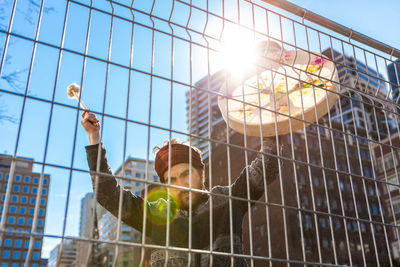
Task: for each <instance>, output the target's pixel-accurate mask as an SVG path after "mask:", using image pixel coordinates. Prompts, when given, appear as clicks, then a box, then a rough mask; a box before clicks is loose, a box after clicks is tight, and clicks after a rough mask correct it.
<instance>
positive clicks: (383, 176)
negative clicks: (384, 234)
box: [374, 133, 400, 258]
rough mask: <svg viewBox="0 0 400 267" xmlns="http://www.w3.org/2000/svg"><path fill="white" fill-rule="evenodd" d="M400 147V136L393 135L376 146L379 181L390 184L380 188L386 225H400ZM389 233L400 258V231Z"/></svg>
mask: <svg viewBox="0 0 400 267" xmlns="http://www.w3.org/2000/svg"><path fill="white" fill-rule="evenodd" d="M398 147H400V139H399V134H398V133H396V134H393V135H392V136H390V137H387V138H385V139H383V140H381V142H380V144H376V145H374V159H375V166H376V168H375V169H376V177H377V180H380V181H384V182H386V183H389V184H383V183H380V184H379V185H380V186H379V188H380V191H381V192H382V196H383V203H382V205H383V206H384V209H385V211H386V223H390V224H392V225H400V191H399V186H398V185H399V171H400V164H399V163H400V151H399V150H398V149H396V148H398ZM388 229H390V230H389V231H388V235H389V238H390V242H391V246H392V251H393V257H394V258H400V231H399V229H398V228H395V227H391V228H388Z"/></svg>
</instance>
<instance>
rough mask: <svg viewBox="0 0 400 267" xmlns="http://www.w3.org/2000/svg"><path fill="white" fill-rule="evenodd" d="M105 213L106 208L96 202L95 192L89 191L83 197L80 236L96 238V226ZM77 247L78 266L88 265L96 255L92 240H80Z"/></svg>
mask: <svg viewBox="0 0 400 267" xmlns="http://www.w3.org/2000/svg"><path fill="white" fill-rule="evenodd" d="M95 204H96V205H95ZM105 213H106V210H105V209H104V208H103V207H102V206H100V204H98V203H95V200H94V194H93V193H87V194H86V195H85V197H83V198H82V199H81V211H80V218H79V237H80V238H96V235H97V229H95V227H96V225H97V222H98V220H99V219H100V218H101V216H102V215H103V214H105ZM95 216H96V217H97V221H95V219H94V218H95ZM77 247H78V249H77V257H76V266H78V267H84V266H87V265H88V264H89V263H90V260H91V258H92V257H94V255H93V252H92V249H93V244H92V243H91V242H86V241H78V243H77Z"/></svg>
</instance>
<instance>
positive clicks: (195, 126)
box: [186, 49, 388, 266]
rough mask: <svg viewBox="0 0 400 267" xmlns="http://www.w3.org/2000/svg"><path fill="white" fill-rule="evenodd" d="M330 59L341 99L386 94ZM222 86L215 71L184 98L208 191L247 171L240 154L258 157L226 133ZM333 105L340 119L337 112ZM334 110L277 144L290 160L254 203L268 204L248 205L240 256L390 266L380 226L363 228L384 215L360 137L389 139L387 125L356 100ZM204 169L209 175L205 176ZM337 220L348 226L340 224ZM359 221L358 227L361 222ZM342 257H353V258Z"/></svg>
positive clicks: (363, 74)
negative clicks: (219, 100) (220, 104)
mask: <svg viewBox="0 0 400 267" xmlns="http://www.w3.org/2000/svg"><path fill="white" fill-rule="evenodd" d="M330 51H331V50H330V49H329V50H326V51H325V52H324V54H326V55H328V56H329V53H330ZM334 53H335V60H336V62H337V63H338V65H340V66H338V74H339V80H340V82H341V85H342V86H341V93H343V94H348V95H349V97H352V98H356V96H358V94H355V93H354V92H356V91H357V92H364V93H365V94H364V95H363V97H365V99H363V101H370V100H369V99H367V97H366V96H367V95H368V93H371V92H376V93H378V95H379V97H383V95H381V93H380V92H381V91H382V92H384V88H383V85H382V84H381V83H380V82H379V79H380V78H382V75H380V74H378V73H377V72H376V71H374V70H373V69H371V68H368V67H367V66H366V65H365V64H362V62H360V61H357V60H355V59H353V58H351V57H347V56H343V55H340V54H339V53H337V52H336V51H335V52H334ZM339 62H342V63H343V64H344V66H348V67H349V68H350V70H351V71H348V69H347V68H346V67H343V66H342V65H343V64H342V65H341V64H340V63H339ZM369 76H371V77H373V76H376V77H377V78H376V79H374V78H371V77H370V78H368V77H369ZM223 81H224V76H223V75H222V73H221V72H220V73H217V74H215V75H213V76H212V77H209V78H207V77H206V78H203V79H202V80H200V81H199V82H197V83H196V86H197V87H198V88H196V89H194V90H192V92H191V93H190V92H188V94H187V101H186V102H187V112H188V113H187V116H188V122H189V121H190V125H189V131H190V133H191V134H193V135H195V136H199V137H200V138H198V139H197V140H193V141H192V143H193V144H194V145H196V144H197V145H198V147H199V148H200V149H203V150H204V149H205V152H206V153H205V154H204V160H205V162H206V163H207V166H206V174H207V177H206V180H207V181H208V183H210V184H211V186H214V185H227V184H229V180H228V178H229V177H230V178H231V182H230V183H233V182H234V181H235V180H236V178H237V177H238V176H239V174H240V172H241V171H242V169H243V168H244V166H245V165H246V158H245V155H246V154H245V150H247V157H248V160H247V162H251V160H253V159H254V158H255V156H256V152H255V151H258V150H259V149H260V138H257V137H246V145H247V147H246V148H244V139H245V137H244V136H243V135H242V134H239V133H236V132H234V131H233V130H231V129H227V126H226V123H225V122H224V120H223V119H222V116H221V114H220V112H219V109H218V106H217V96H216V94H215V91H218V90H220V87H221V85H222V84H223ZM368 81H369V82H368ZM199 88H200V89H199ZM352 90H353V91H352ZM346 101H347V102H346ZM367 103H368V102H367ZM339 104H340V105H341V106H340V107H341V108H342V114H343V117H342V116H340V115H341V114H340V113H336V112H337V111H338V110H339V109H338V108H339V106H338V105H339ZM190 105H191V106H190ZM338 105H336V107H335V108H334V109H332V110H331V115H332V117H331V120H330V121H329V119H328V117H325V118H322V119H321V120H320V121H319V122H318V124H319V125H318V126H317V125H312V126H309V127H307V128H306V131H303V130H300V131H298V132H293V133H292V137H291V136H290V135H289V134H288V135H283V136H280V137H279V142H280V143H281V144H283V145H286V146H288V145H289V146H291V145H293V147H294V155H293V157H292V155H291V151H289V152H286V153H287V154H286V155H284V157H287V158H289V159H291V158H293V159H294V160H295V161H289V160H288V161H284V165H283V166H284V167H283V168H282V172H281V176H280V177H279V178H278V179H277V180H276V181H275V182H273V183H271V184H270V185H269V186H268V188H267V192H266V193H267V194H266V196H267V199H266V196H265V195H264V196H263V197H262V198H261V199H260V202H266V203H265V204H261V203H256V204H254V205H253V206H252V208H251V214H252V216H251V217H252V225H251V226H250V225H249V220H248V218H247V216H246V217H245V220H244V222H243V241H244V248H245V252H246V253H250V240H251V241H252V248H253V255H255V256H264V257H272V258H275V259H278V261H275V262H274V263H273V266H280V264H281V265H282V266H286V263H284V262H279V259H281V260H285V259H286V258H287V255H289V259H291V260H299V261H302V260H304V259H306V260H307V261H309V262H316V263H318V262H320V260H321V262H324V263H329V262H331V263H334V262H335V257H334V256H335V255H336V260H337V262H338V263H339V264H347V265H348V264H350V263H351V264H353V265H354V266H356V265H358V266H362V265H366V266H373V265H376V257H375V255H374V251H378V254H379V255H378V257H379V259H381V260H382V262H380V264H385V263H386V262H385V260H387V261H388V249H387V248H386V247H385V246H386V245H385V235H384V231H383V228H382V225H380V224H379V223H378V224H376V225H374V230H373V231H372V230H371V225H369V223H366V222H365V221H368V220H373V221H375V222H382V217H383V216H384V214H383V211H381V210H380V209H379V195H380V193H379V192H378V191H376V190H375V186H374V185H375V183H374V182H373V178H374V176H373V171H372V166H371V155H372V151H370V146H369V145H368V140H367V139H366V138H365V137H367V131H366V129H367V130H368V134H369V137H370V138H372V139H376V138H377V136H378V135H377V133H378V131H379V133H381V134H380V136H384V133H385V134H388V131H387V130H386V129H385V123H384V122H386V121H385V120H384V118H383V119H382V117H378V119H377V122H376V121H375V117H374V114H377V113H378V111H379V109H375V110H374V108H373V107H371V106H367V105H364V106H362V105H361V104H360V102H357V101H352V102H349V99H348V98H346V97H342V98H341V100H340V102H339V103H338ZM374 111H375V113H374ZM364 114H365V115H366V116H365V119H364ZM380 115H381V114H377V116H380ZM346 116H347V117H346ZM353 116H354V117H353ZM342 118H343V120H344V121H342ZM320 126H321V127H320ZM228 137H229V144H234V146H231V145H225V144H224V143H225V142H228ZM319 138H320V141H319ZM194 139H196V138H194ZM207 139H211V140H216V141H218V142H213V141H210V142H209V141H208V140H207ZM228 147H229V153H228ZM209 148H211V149H209ZM322 151H323V153H322ZM228 155H229V156H230V157H229V159H230V161H229V162H228V157H227V156H228ZM210 164H211V167H212V168H211V172H210V173H207V171H208V170H209V166H210ZM266 171H268V170H266ZM365 177H366V178H367V179H365ZM296 181H297V183H296ZM364 189H366V191H364ZM282 205H284V206H285V207H282ZM328 206H329V209H330V213H328ZM367 207H369V209H368V208H367ZM299 209H301V212H298V210H299ZM329 215H330V216H329ZM343 215H345V216H346V217H348V219H345V220H344V219H343ZM300 218H301V220H300ZM353 218H354V219H353ZM358 220H364V221H363V222H360V223H359V221H358ZM300 226H301V228H300ZM250 229H251V230H250ZM301 230H302V231H301ZM301 233H303V235H302V234H301ZM332 234H333V237H334V238H333V237H332ZM250 237H251V239H250ZM317 241H319V243H317ZM303 248H304V251H303ZM348 252H351V256H350V257H351V258H350V257H349V253H348ZM319 255H321V259H319ZM304 257H305V258H304ZM364 260H365V264H364ZM254 263H255V266H265V265H266V262H265V261H263V260H255V261H254Z"/></svg>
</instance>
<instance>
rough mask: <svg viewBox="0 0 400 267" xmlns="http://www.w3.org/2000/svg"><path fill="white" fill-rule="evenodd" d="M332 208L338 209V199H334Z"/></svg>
mask: <svg viewBox="0 0 400 267" xmlns="http://www.w3.org/2000/svg"><path fill="white" fill-rule="evenodd" d="M332 209H337V201H336V199H334V200H333V201H332Z"/></svg>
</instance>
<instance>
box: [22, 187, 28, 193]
mask: <svg viewBox="0 0 400 267" xmlns="http://www.w3.org/2000/svg"><path fill="white" fill-rule="evenodd" d="M22 192H24V193H25V194H28V193H29V186H24V188H23V189H22Z"/></svg>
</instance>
